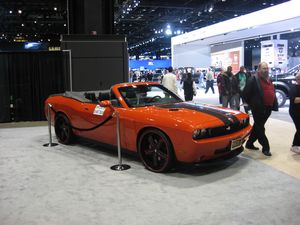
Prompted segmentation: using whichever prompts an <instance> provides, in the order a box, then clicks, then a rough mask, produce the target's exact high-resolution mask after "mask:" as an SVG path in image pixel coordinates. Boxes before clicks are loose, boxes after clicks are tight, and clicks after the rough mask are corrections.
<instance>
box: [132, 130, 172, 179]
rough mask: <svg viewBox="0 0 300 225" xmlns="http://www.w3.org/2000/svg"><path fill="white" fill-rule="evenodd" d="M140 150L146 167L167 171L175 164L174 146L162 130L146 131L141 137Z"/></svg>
mask: <svg viewBox="0 0 300 225" xmlns="http://www.w3.org/2000/svg"><path fill="white" fill-rule="evenodd" d="M138 151H139V156H140V158H141V160H142V162H143V164H144V165H145V167H146V168H147V169H149V170H151V171H153V172H157V173H161V172H166V171H168V170H169V169H170V168H171V167H172V166H173V163H174V152H173V146H172V144H171V142H170V141H169V138H168V137H167V136H166V135H165V134H164V133H163V132H161V131H160V130H157V129H149V130H146V131H144V132H143V134H142V135H141V137H140V139H139V143H138Z"/></svg>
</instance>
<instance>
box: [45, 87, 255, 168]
mask: <svg viewBox="0 0 300 225" xmlns="http://www.w3.org/2000/svg"><path fill="white" fill-rule="evenodd" d="M50 106H51V109H52V110H51V115H50V117H51V121H53V124H54V128H55V133H56V136H57V139H58V141H59V142H60V143H62V144H70V143H72V141H73V140H74V138H75V137H76V136H80V137H84V138H88V139H92V140H96V141H98V142H101V143H105V144H109V145H113V146H116V145H117V140H116V124H117V121H116V117H115V116H114V115H116V113H117V114H118V115H119V118H120V134H121V136H120V140H121V141H120V144H121V148H122V149H126V150H128V151H131V152H136V153H138V155H139V157H140V159H141V161H142V162H143V164H144V165H145V167H146V168H147V169H149V170H151V171H154V172H165V171H168V170H169V169H170V168H172V167H173V166H174V164H175V163H176V162H184V163H199V162H203V161H208V160H212V159H217V158H224V157H233V156H235V155H237V154H239V153H241V152H242V151H243V146H242V144H243V143H244V141H245V139H246V138H247V137H248V135H249V132H250V131H251V125H250V124H249V116H248V114H245V113H243V112H240V111H234V110H231V109H225V108H221V107H215V106H209V105H200V104H195V103H192V102H184V101H183V100H182V99H180V98H179V97H178V96H177V95H176V94H174V93H173V92H171V91H169V90H168V89H166V88H165V87H163V86H162V85H160V84H158V83H155V82H134V83H123V84H117V85H114V86H112V87H111V89H110V90H102V91H94V92H66V93H62V94H56V95H52V96H50V97H49V98H48V99H47V100H46V102H45V111H46V112H47V110H48V107H50ZM46 115H47V114H46Z"/></svg>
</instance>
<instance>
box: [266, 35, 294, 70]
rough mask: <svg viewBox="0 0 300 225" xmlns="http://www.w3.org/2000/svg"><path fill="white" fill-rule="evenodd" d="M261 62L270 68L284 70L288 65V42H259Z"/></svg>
mask: <svg viewBox="0 0 300 225" xmlns="http://www.w3.org/2000/svg"><path fill="white" fill-rule="evenodd" d="M261 61H262V62H267V63H268V65H269V67H270V68H280V69H281V70H286V68H287V64H288V41H287V40H268V41H262V42H261Z"/></svg>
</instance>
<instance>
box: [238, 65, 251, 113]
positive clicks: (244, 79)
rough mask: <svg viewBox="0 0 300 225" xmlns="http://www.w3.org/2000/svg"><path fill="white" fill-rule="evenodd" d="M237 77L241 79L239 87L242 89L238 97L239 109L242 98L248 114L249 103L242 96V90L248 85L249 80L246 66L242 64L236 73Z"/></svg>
mask: <svg viewBox="0 0 300 225" xmlns="http://www.w3.org/2000/svg"><path fill="white" fill-rule="evenodd" d="M235 76H236V77H237V79H238V80H239V89H240V97H239V98H238V99H237V107H238V110H240V102H241V101H240V100H241V99H242V102H243V105H244V110H245V112H246V113H247V114H248V111H249V109H248V105H247V104H246V103H245V100H244V99H243V97H242V92H243V90H244V88H245V86H246V83H247V80H248V75H247V74H246V72H245V67H244V66H241V67H240V71H239V72H238V73H237V74H236V75H235Z"/></svg>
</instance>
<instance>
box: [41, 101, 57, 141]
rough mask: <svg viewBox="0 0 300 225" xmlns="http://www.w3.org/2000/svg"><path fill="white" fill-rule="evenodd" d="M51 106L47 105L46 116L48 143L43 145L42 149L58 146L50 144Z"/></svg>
mask: <svg viewBox="0 0 300 225" xmlns="http://www.w3.org/2000/svg"><path fill="white" fill-rule="evenodd" d="M51 107H52V105H51V104H50V103H48V109H47V115H48V131H49V143H47V144H44V145H43V146H44V147H52V146H56V145H58V144H57V143H52V134H51V113H50V110H51Z"/></svg>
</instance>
